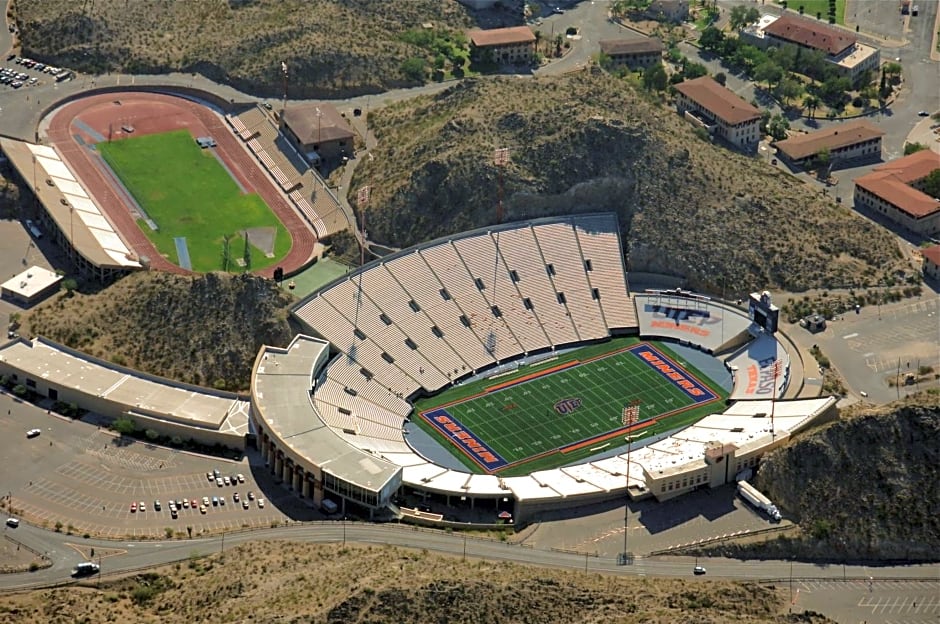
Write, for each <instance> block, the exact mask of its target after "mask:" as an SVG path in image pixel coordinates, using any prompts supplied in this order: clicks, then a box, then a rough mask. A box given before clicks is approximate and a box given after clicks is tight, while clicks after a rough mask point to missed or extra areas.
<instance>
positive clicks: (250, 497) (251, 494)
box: [248, 490, 255, 500]
mask: <svg viewBox="0 0 940 624" xmlns="http://www.w3.org/2000/svg"><path fill="white" fill-rule="evenodd" d="M248 500H255V493H254V492H252V491H250V490H249V492H248Z"/></svg>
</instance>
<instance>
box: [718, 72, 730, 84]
mask: <svg viewBox="0 0 940 624" xmlns="http://www.w3.org/2000/svg"><path fill="white" fill-rule="evenodd" d="M715 82H717V83H718V84H720V85H721V86H725V85H726V84H727V83H728V77H727V76H725V73H724V72H718V73H717V74H715Z"/></svg>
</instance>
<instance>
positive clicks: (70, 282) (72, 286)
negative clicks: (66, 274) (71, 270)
mask: <svg viewBox="0 0 940 624" xmlns="http://www.w3.org/2000/svg"><path fill="white" fill-rule="evenodd" d="M62 288H64V289H65V294H66V296H67V297H71V296H73V295H74V294H75V291H76V290H78V282H76V281H75V280H74V279H72V278H71V277H70V278H68V279H64V280H62Z"/></svg>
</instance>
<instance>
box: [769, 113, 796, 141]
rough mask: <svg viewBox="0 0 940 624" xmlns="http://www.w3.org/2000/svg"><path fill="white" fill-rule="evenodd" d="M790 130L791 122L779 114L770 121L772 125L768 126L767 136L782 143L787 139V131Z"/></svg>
mask: <svg viewBox="0 0 940 624" xmlns="http://www.w3.org/2000/svg"><path fill="white" fill-rule="evenodd" d="M789 129H790V122H789V121H787V119H786V117H784V116H783V115H780V114H779V113H778V114H776V115H774V116H773V117H772V118H771V119H770V123H769V124H767V134H769V135H770V136H772V137H773V138H774V141H782V140H784V139H785V138H787V130H789Z"/></svg>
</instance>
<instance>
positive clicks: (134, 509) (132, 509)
mask: <svg viewBox="0 0 940 624" xmlns="http://www.w3.org/2000/svg"><path fill="white" fill-rule="evenodd" d="M135 511H137V503H131V513H134V512H135Z"/></svg>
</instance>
